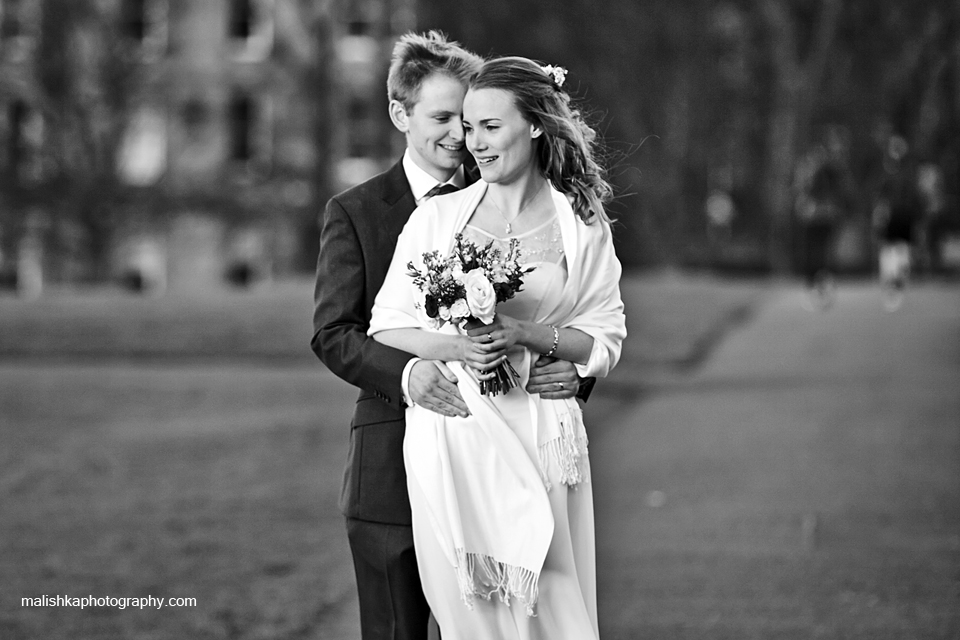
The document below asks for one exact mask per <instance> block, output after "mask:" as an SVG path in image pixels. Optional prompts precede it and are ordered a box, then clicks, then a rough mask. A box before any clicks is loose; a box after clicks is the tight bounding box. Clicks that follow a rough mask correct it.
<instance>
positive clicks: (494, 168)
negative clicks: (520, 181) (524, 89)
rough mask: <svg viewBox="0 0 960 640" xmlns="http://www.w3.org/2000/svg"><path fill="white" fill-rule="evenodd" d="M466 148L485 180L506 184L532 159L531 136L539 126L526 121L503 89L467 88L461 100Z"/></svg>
mask: <svg viewBox="0 0 960 640" xmlns="http://www.w3.org/2000/svg"><path fill="white" fill-rule="evenodd" d="M463 130H464V133H465V134H466V139H467V149H468V150H469V151H470V153H472V154H473V157H474V158H476V160H477V166H478V167H479V168H480V175H481V177H482V178H483V179H484V180H485V181H486V182H497V183H505V184H508V183H510V182H513V181H514V180H516V179H517V178H519V177H521V176H523V175H525V174H526V173H527V172H528V171H529V170H530V168H531V166H532V165H533V163H534V162H536V160H535V158H534V139H535V138H537V137H539V136H540V135H541V131H540V129H538V128H536V127H534V126H533V125H532V124H530V123H529V122H527V121H526V120H525V119H524V118H523V115H521V113H520V110H519V109H517V107H516V104H515V102H514V98H513V94H511V93H510V92H508V91H504V90H502V89H470V90H469V91H467V95H466V97H465V98H464V100H463Z"/></svg>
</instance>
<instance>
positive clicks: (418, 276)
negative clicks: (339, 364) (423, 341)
mask: <svg viewBox="0 0 960 640" xmlns="http://www.w3.org/2000/svg"><path fill="white" fill-rule="evenodd" d="M455 240H456V244H455V246H454V248H453V251H452V252H451V253H450V255H448V256H446V257H443V258H441V257H440V253H439V251H428V252H426V253H424V254H423V269H422V270H420V269H418V268H417V266H416V265H415V264H414V263H413V262H412V261H411V262H409V263H407V275H409V276H410V277H411V278H413V284H414V286H416V287H417V288H418V289H419V290H420V292H421V293H422V294H423V300H422V302H418V303H417V310H418V311H419V312H420V314H421V318H422V319H423V320H425V322H426V323H427V325H428V326H430V327H431V328H433V329H439V328H440V327H442V326H443V325H444V324H446V323H448V322H449V323H451V324H455V325H456V326H458V327H459V328H460V329H461V330H462V329H473V328H476V327H478V326H481V325H482V324H490V323H491V322H493V317H494V315H495V314H496V305H497V303H498V302H503V301H505V300H509V299H510V298H512V297H513V296H514V295H515V294H516V293H517V292H518V291H520V287H521V286H522V285H523V276H524V275H526V274H527V273H529V272H530V271H533V267H523V266H521V265H520V243H519V241H518V240H517V239H516V238H514V239H513V240H511V241H510V246H509V247H508V248H507V250H506V252H503V251H501V250H500V249H497V248H496V247H494V246H493V241H491V242H489V243H488V244H487V245H486V246H482V247H481V246H477V245H476V244H474V243H472V242H470V241H469V240H465V239H464V238H463V236H462V235H461V234H459V233H458V234H457V235H456V238H455ZM494 373H495V374H496V375H495V377H493V378H491V379H490V380H481V381H480V392H481V393H483V394H484V395H497V394H499V393H506V392H508V391H509V390H510V389H512V388H513V387H515V386H517V385H518V384H519V381H520V376H519V375H517V372H516V370H514V368H513V366H512V365H511V364H510V362H509V360H504V361H503V363H501V364H500V365H498V366H497V368H496V369H495V370H494Z"/></svg>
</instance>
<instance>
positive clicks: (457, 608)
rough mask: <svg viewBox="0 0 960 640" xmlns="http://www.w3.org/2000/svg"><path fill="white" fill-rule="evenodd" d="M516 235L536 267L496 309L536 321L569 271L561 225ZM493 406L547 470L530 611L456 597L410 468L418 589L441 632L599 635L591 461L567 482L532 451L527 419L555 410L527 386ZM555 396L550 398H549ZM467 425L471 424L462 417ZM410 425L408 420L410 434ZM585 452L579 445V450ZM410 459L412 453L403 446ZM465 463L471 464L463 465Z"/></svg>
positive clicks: (500, 242)
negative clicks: (543, 542)
mask: <svg viewBox="0 0 960 640" xmlns="http://www.w3.org/2000/svg"><path fill="white" fill-rule="evenodd" d="M463 235H464V237H465V238H467V239H469V240H471V241H473V242H474V243H476V244H483V245H485V244H487V243H488V242H490V241H491V240H493V241H494V242H495V244H496V245H497V246H500V247H502V248H504V249H505V248H506V247H507V242H508V241H509V240H508V239H505V238H496V237H493V236H491V235H490V234H488V233H486V232H484V231H482V230H480V229H477V228H475V227H473V226H471V225H467V226H466V228H465V229H464V231H463ZM514 237H517V238H519V240H520V243H521V251H522V254H521V255H522V256H523V258H524V262H526V263H527V264H528V265H530V266H534V267H535V269H534V271H532V272H531V273H529V274H527V275H526V276H525V278H524V284H523V289H522V290H521V291H520V292H519V293H518V294H517V295H516V297H515V298H513V299H511V300H509V301H507V302H504V303H501V304H500V305H498V307H497V312H498V313H502V314H505V315H509V316H511V317H514V318H517V319H522V320H532V321H538V319H539V318H540V317H541V315H542V314H541V310H542V309H550V308H553V307H554V306H556V304H555V303H556V300H557V298H558V297H559V296H560V295H561V291H562V289H563V286H564V283H565V281H566V278H567V268H566V260H565V258H564V251H563V244H562V238H561V231H560V225H559V223H558V221H557V219H556V217H554V218H553V219H551V220H548V221H547V222H546V223H544V224H543V225H541V226H540V227H538V228H536V229H533V230H531V231H529V232H527V233H525V234H520V235H517V236H514ZM509 356H510V359H511V362H512V363H513V364H514V366H515V368H517V371H518V372H520V374H521V376H522V378H523V383H524V384H525V383H526V379H527V377H528V371H527V369H528V367H529V362H531V361H533V360H535V359H536V357H537V356H536V355H535V354H533V355H532V356H531V358H530V359H529V360H528V359H525V357H524V349H523V348H516V349H515V350H514V351H513V352H512V353H510V354H509ZM491 400H492V402H493V405H494V407H495V409H496V411H498V412H499V414H500V415H501V416H502V418H503V420H504V421H505V422H506V424H507V425H509V428H510V430H511V431H512V432H513V434H514V435H515V436H516V439H517V440H519V442H520V443H521V444H522V446H523V450H524V451H525V452H526V454H527V457H528V458H529V464H530V467H531V469H534V468H536V469H537V473H540V474H542V475H545V476H546V478H545V480H546V482H544V483H543V484H544V490H545V491H546V496H547V498H548V499H549V505H550V511H552V514H553V519H554V523H553V534H552V539H550V544H549V549H548V551H547V554H546V559H545V561H544V563H543V568H542V570H541V572H540V576H539V585H538V586H539V597H538V600H537V604H536V606H535V607H534V610H533V614H534V615H528V613H529V612H528V611H527V610H526V609H525V607H524V606H523V604H522V603H518V602H517V601H516V600H514V601H513V602H512V603H510V604H509V605H508V604H506V603H504V602H502V601H501V600H500V599H499V598H498V597H497V596H496V595H495V594H494V595H493V597H491V598H490V599H489V600H485V599H483V598H476V599H474V601H473V603H472V605H473V606H472V608H469V607H468V606H467V605H465V603H464V601H463V600H462V599H461V592H460V588H459V584H458V577H457V573H456V570H455V568H454V566H453V565H452V564H451V561H450V558H449V555H448V554H447V553H445V552H444V549H443V545H442V543H441V541H440V540H439V539H438V537H437V534H436V532H435V529H434V528H433V527H431V526H430V523H429V521H428V516H427V515H426V514H427V513H428V512H429V505H428V497H427V494H426V492H425V491H424V487H421V486H420V485H419V484H418V481H417V479H416V474H415V473H410V472H409V466H408V474H407V475H408V486H409V493H410V503H411V507H412V510H413V532H414V543H415V545H416V552H417V559H418V562H419V566H420V574H421V579H422V583H423V589H424V592H425V594H426V597H427V601H428V602H429V604H430V608H431V610H432V611H433V614H434V616H435V617H436V619H437V621H438V623H439V626H440V630H441V636H442V638H443V640H565V639H569V640H588V639H591V638H592V639H596V638H598V637H599V631H598V625H597V607H596V553H595V539H594V521H593V494H592V488H591V484H590V482H589V461H588V460H587V459H586V455H583V459H582V460H581V461H580V465H581V467H582V470H583V474H582V481H580V482H579V483H577V484H575V486H573V487H571V486H568V485H567V484H564V482H563V481H562V475H563V474H562V471H561V463H560V461H559V460H558V459H556V458H555V457H553V458H551V457H549V456H548V457H547V458H546V460H544V453H543V449H542V448H541V449H540V450H539V451H538V442H537V433H538V431H543V425H542V424H541V425H539V427H538V425H535V424H532V423H531V420H532V418H531V416H532V415H534V416H537V417H536V419H537V420H538V421H541V422H542V421H544V420H549V419H551V418H550V417H549V416H551V415H555V414H551V413H550V412H548V411H540V412H539V413H538V412H531V411H530V409H529V406H528V404H529V403H528V399H527V394H526V391H524V390H523V389H522V388H519V389H513V390H511V391H510V392H509V393H507V394H504V395H499V396H494V397H492V398H491ZM547 402H554V401H547ZM462 426H463V428H470V426H469V424H464V425H462ZM409 433H410V427H409V426H408V435H409ZM584 453H585V452H584ZM405 456H406V459H407V463H408V465H409V464H411V460H410V456H409V455H408V452H406V451H405ZM466 471H469V470H466Z"/></svg>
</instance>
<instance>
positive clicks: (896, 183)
mask: <svg viewBox="0 0 960 640" xmlns="http://www.w3.org/2000/svg"><path fill="white" fill-rule="evenodd" d="M921 206H922V203H921V201H920V198H919V194H918V193H917V190H916V189H915V188H914V185H913V182H912V180H911V179H910V173H909V172H908V171H906V170H901V171H900V172H898V173H897V174H896V175H895V176H894V178H893V180H891V182H890V184H889V185H888V187H887V188H886V189H885V193H884V195H883V198H882V199H881V201H880V202H879V204H878V205H877V206H876V207H875V208H874V212H873V216H874V218H873V223H874V228H875V229H876V231H877V236H878V243H879V251H878V258H879V265H878V266H879V276H880V292H881V295H882V296H883V304H884V307H886V309H887V310H888V311H895V310H896V309H898V308H899V307H900V305H901V304H903V297H904V293H905V290H906V286H907V280H908V278H909V276H910V268H911V263H912V255H911V254H912V252H913V243H914V240H915V238H916V231H917V222H918V219H919V215H920V211H921Z"/></svg>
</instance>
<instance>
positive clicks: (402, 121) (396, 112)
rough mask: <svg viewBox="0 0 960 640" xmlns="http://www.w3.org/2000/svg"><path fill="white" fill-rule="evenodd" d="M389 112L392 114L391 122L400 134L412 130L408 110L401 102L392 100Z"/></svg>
mask: <svg viewBox="0 0 960 640" xmlns="http://www.w3.org/2000/svg"><path fill="white" fill-rule="evenodd" d="M387 111H388V112H389V113H390V122H392V123H393V126H395V127H396V128H397V129H399V130H400V133H406V132H407V131H408V130H409V129H410V122H409V118H408V117H407V110H406V109H405V108H404V107H403V104H401V102H400V101H399V100H391V101H390V105H389V106H388V107H387Z"/></svg>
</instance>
